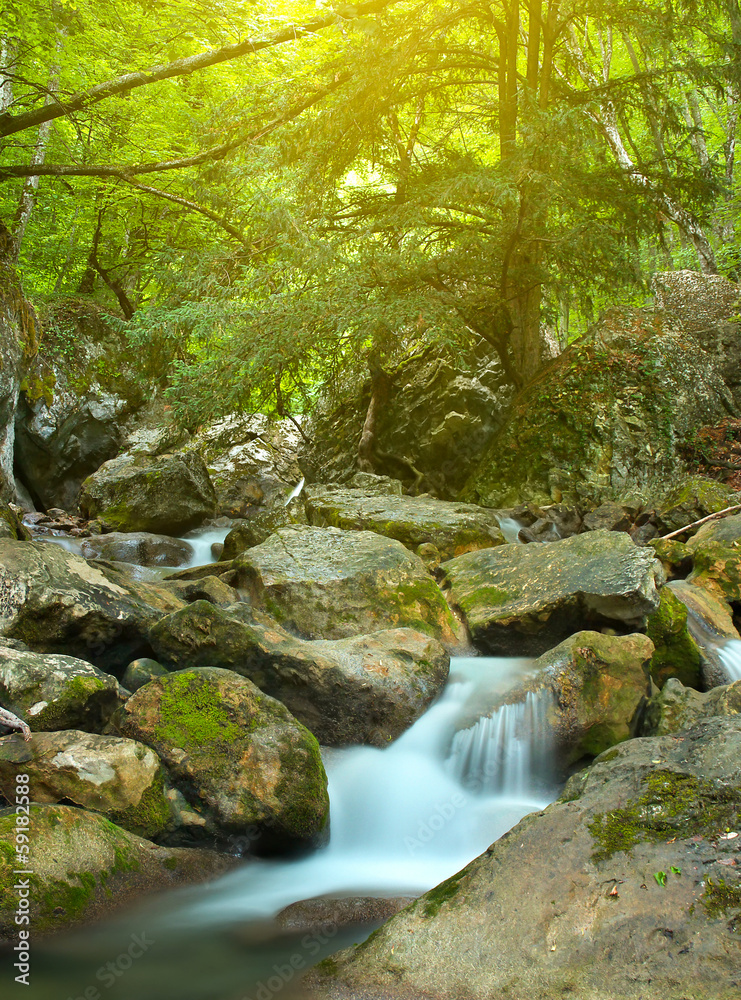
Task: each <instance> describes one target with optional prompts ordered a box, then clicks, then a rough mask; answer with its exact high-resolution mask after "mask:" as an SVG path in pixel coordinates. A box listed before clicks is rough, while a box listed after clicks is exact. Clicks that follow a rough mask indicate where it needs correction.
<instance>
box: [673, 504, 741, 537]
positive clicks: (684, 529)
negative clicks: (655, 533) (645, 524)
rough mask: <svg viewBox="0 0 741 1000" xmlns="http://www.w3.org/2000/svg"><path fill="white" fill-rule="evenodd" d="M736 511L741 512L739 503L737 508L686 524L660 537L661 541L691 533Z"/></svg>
mask: <svg viewBox="0 0 741 1000" xmlns="http://www.w3.org/2000/svg"><path fill="white" fill-rule="evenodd" d="M734 510H741V503H737V504H736V506H735V507H726V508H725V510H719V511H717V512H716V513H715V514H708V516H707V517H701V518H700V520H699V521H693V522H692V524H685V526H684V527H683V528H677V530H676V531H671V532H670V533H669V534H668V535H660V536H659V537H660V539H661V540H664V539H667V538H676V537H677V535H681V534H682V532H683V531H689V530H690V528H698V527H699V526H700V525H701V524H705V522H706V521H715V520H716V519H717V518H719V517H725V515H726V514H732V513H733V512H734Z"/></svg>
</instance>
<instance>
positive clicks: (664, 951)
mask: <svg viewBox="0 0 741 1000" xmlns="http://www.w3.org/2000/svg"><path fill="white" fill-rule="evenodd" d="M683 737H684V738H683V740H677V739H676V738H674V737H672V736H667V737H658V738H653V739H640V740H628V741H627V742H625V743H622V744H620V746H618V747H614V748H612V749H611V750H608V751H607V752H606V753H605V754H603V755H602V756H601V757H599V758H598V759H597V760H596V761H595V763H594V764H593V765H592V767H591V768H589V769H588V770H586V771H584V772H581V774H580V775H578V776H577V777H576V778H573V779H571V782H570V783H569V785H568V786H567V790H566V793H565V795H564V797H563V798H562V799H561V800H559V801H558V802H556V803H555V804H553V805H551V806H549V807H548V808H547V809H546V810H545V811H544V812H537V813H532V814H531V815H529V816H527V817H525V819H523V820H522V821H521V822H520V823H518V824H517V826H516V827H515V828H514V829H513V830H512V831H511V832H510V833H508V834H507V835H506V836H504V837H502V838H501V839H500V840H499V841H497V842H496V843H495V844H493V845H492V846H491V847H490V848H489V849H488V850H487V851H485V852H484V853H483V854H482V855H481V856H480V857H479V858H477V859H476V860H475V861H473V862H471V863H470V864H469V865H467V866H466V867H465V868H464V869H463V870H462V871H461V872H459V873H458V874H457V875H454V876H453V878H451V879H449V880H448V881H447V882H445V883H443V884H442V885H440V886H438V887H437V888H435V889H433V890H432V891H431V892H429V893H426V894H425V895H423V896H421V897H420V898H419V899H418V900H417V901H416V902H415V903H413V904H412V905H411V906H408V907H407V908H406V909H404V910H402V911H401V913H400V914H398V915H397V916H396V917H393V918H392V919H391V920H390V921H389V922H388V923H386V924H384V926H383V927H381V928H380V929H379V930H378V931H377V932H376V933H375V934H374V935H372V936H371V937H370V938H369V939H368V940H367V941H366V942H365V943H364V944H361V945H360V946H357V947H354V948H349V949H347V950H346V951H343V952H340V953H339V954H337V955H335V956H334V959H333V962H332V963H328V964H327V965H325V966H323V967H322V968H320V969H317V970H315V971H314V972H313V973H312V975H311V977H310V979H309V980H308V981H307V982H306V983H305V985H306V986H307V987H308V988H309V989H311V992H312V995H313V996H314V997H317V998H320V1000H324V998H327V1000H328V998H330V997H338V996H366V997H382V996H405V997H407V996H408V997H412V996H417V997H421V996H424V997H457V996H461V997H466V998H468V1000H490V998H492V997H516V998H518V1000H519V998H523V1000H524V998H528V1000H529V998H538V1000H563V997H565V996H573V997H579V998H582V997H583V998H587V997H588V998H589V1000H614V998H616V997H621V998H622V997H625V998H626V1000H627V998H630V1000H638V997H641V998H643V1000H680V998H684V997H692V998H693V1000H735V997H736V996H737V994H738V985H737V978H738V968H739V967H738V947H739V939H738V920H739V914H740V913H741V897H740V896H739V879H738V875H737V874H736V867H735V865H734V861H735V860H736V855H737V852H738V848H737V847H736V846H735V845H736V844H737V843H738V840H737V839H736V840H734V839H728V840H723V839H721V837H722V835H723V834H725V831H726V830H727V829H730V830H732V831H738V830H739V829H740V827H739V809H741V778H740V776H741V718H739V717H736V718H723V719H721V718H719V719H711V720H708V721H707V722H704V723H701V724H700V725H698V726H696V727H694V728H693V729H691V730H689V731H687V732H685V733H684V734H683ZM721 882H722V884H721Z"/></svg>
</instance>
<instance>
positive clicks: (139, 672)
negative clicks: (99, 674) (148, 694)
mask: <svg viewBox="0 0 741 1000" xmlns="http://www.w3.org/2000/svg"><path fill="white" fill-rule="evenodd" d="M166 673H169V671H168V669H167V667H163V666H162V664H161V663H158V662H157V660H153V659H151V658H150V657H148V656H141V657H139V659H138V660H132V661H131V663H129V664H128V665H127V667H126V669H125V670H124V673H123V677H122V678H121V683H122V684H123V686H124V687H125V688H126V690H127V691H138V690H139V688H140V687H144V685H145V684H149V682H150V681H153V680H154V678H155V677H162V675H163V674H166Z"/></svg>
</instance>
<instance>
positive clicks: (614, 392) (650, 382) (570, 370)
mask: <svg viewBox="0 0 741 1000" xmlns="http://www.w3.org/2000/svg"><path fill="white" fill-rule="evenodd" d="M733 405H734V404H733V400H732V398H731V396H730V394H729V391H728V389H727V387H726V386H725V383H724V382H723V380H722V378H721V375H720V373H719V371H718V369H717V367H716V366H715V364H714V362H713V359H712V358H711V357H709V355H707V354H705V352H704V351H703V350H702V348H701V347H700V345H699V344H698V343H697V341H696V340H695V339H694V338H693V337H692V336H691V335H690V334H688V333H686V332H685V331H684V330H683V329H682V327H681V326H680V325H679V324H677V323H676V322H672V321H671V320H670V319H668V318H666V317H664V316H663V315H662V314H660V313H654V312H650V311H641V310H617V309H613V310H611V311H610V312H608V313H607V314H606V315H605V316H603V317H602V319H601V320H600V321H599V322H598V323H597V324H596V325H595V326H594V327H592V328H591V330H589V331H588V332H587V333H586V334H585V335H584V336H583V337H581V338H580V339H579V340H578V341H576V342H575V343H573V344H571V345H570V346H569V347H568V348H567V349H566V350H565V351H564V352H563V354H562V355H561V356H560V357H558V358H557V359H556V360H555V361H553V362H551V363H550V364H548V365H546V366H545V367H544V368H543V369H542V371H541V372H539V374H538V375H537V376H536V377H535V378H534V379H533V380H532V381H531V382H530V383H529V384H528V385H527V386H525V388H524V389H523V390H522V391H521V392H520V393H519V394H518V395H517V397H516V399H515V401H514V403H513V406H512V411H511V414H510V417H509V422H508V424H507V426H506V427H505V428H504V430H503V431H502V432H501V434H499V435H498V436H497V437H496V438H495V440H494V441H493V443H492V445H491V446H490V448H489V449H488V450H487V451H486V452H485V453H484V454H483V456H482V457H481V460H480V462H479V463H478V466H477V468H476V469H475V471H474V472H473V474H472V475H471V476H470V478H469V479H468V482H467V483H466V485H465V488H464V490H463V492H462V494H461V496H462V499H465V500H468V501H469V502H472V503H480V504H484V505H486V506H492V507H509V506H512V505H514V504H516V503H519V502H521V501H529V500H535V501H536V502H539V503H542V502H548V501H550V500H555V501H560V500H561V499H562V498H563V499H564V500H565V501H568V502H574V501H578V500H580V499H590V500H593V501H600V502H601V501H604V500H609V499H612V500H620V499H621V498H627V497H630V496H635V495H636V494H641V495H644V496H646V495H649V494H654V495H655V494H656V493H657V492H663V491H664V490H665V489H666V487H667V485H668V484H670V483H673V482H674V480H675V477H676V475H677V473H678V472H680V471H681V470H682V469H683V468H684V466H683V462H682V458H681V454H680V451H679V449H680V447H681V446H682V445H683V444H684V443H687V442H689V441H690V439H691V438H692V436H693V435H694V433H695V431H696V429H697V427H700V426H703V425H705V424H712V423H716V422H717V421H719V420H720V419H721V418H722V417H724V416H727V415H728V413H729V412H733Z"/></svg>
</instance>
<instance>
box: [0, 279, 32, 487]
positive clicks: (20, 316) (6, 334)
mask: <svg viewBox="0 0 741 1000" xmlns="http://www.w3.org/2000/svg"><path fill="white" fill-rule="evenodd" d="M38 336H39V325H38V320H37V318H36V315H35V313H34V311H33V309H32V308H31V306H30V305H29V304H28V302H26V300H25V298H24V297H23V291H22V289H21V287H20V284H19V283H18V279H17V278H16V276H15V273H14V272H13V270H12V269H11V268H10V267H9V266H8V265H6V264H4V263H3V262H2V261H1V260H0V499H2V500H15V499H16V490H15V481H14V478H13V455H14V445H15V429H14V426H15V414H16V409H17V407H18V398H19V395H20V391H21V382H22V380H23V377H24V375H25V372H26V368H27V365H28V358H29V357H30V356H32V355H33V354H34V353H35V351H36V346H37V343H38Z"/></svg>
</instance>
